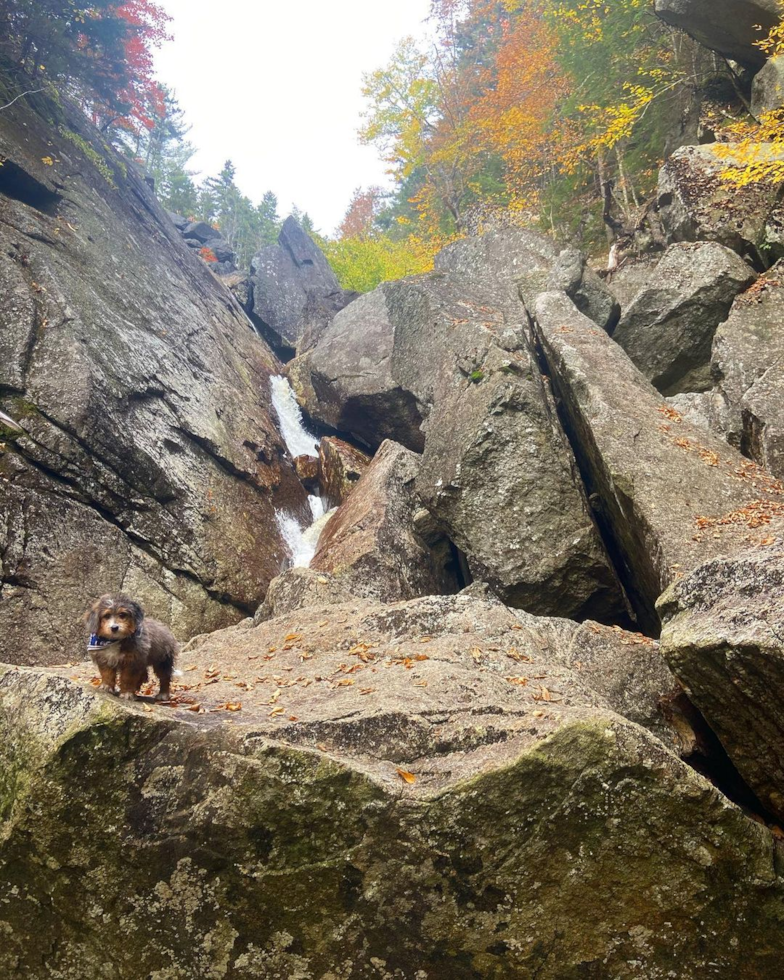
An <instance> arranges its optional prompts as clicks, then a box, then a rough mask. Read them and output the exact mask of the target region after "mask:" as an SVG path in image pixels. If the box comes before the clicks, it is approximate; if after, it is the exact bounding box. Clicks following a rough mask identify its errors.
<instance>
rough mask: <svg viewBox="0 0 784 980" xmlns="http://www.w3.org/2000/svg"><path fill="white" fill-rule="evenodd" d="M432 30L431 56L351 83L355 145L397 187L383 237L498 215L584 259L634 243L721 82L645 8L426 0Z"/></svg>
mask: <svg viewBox="0 0 784 980" xmlns="http://www.w3.org/2000/svg"><path fill="white" fill-rule="evenodd" d="M430 23H431V27H432V29H433V32H434V36H435V41H434V43H432V44H431V45H430V46H429V47H428V48H424V47H419V46H418V45H417V44H416V43H415V42H414V41H413V40H412V39H410V38H408V39H405V40H404V41H402V42H401V43H400V45H399V46H398V48H397V50H396V52H395V54H394V55H393V57H392V60H391V61H390V62H389V64H388V65H386V66H385V67H384V68H382V69H379V70H378V71H376V72H373V73H372V74H370V75H368V76H367V77H366V79H365V86H364V94H365V97H366V99H367V110H366V112H365V116H364V119H363V124H362V127H361V129H360V137H361V139H363V140H364V141H365V142H368V143H373V144H374V145H376V146H378V147H379V149H380V150H381V152H382V154H383V157H384V159H385V160H386V161H387V162H388V164H389V172H390V174H391V175H392V176H393V177H394V178H395V180H396V183H397V187H398V193H397V197H396V200H395V202H394V204H392V205H390V204H389V203H388V204H387V207H386V209H382V210H381V212H380V218H381V225H382V226H383V227H385V228H386V231H387V233H388V234H390V235H391V237H392V238H393V239H394V238H395V236H396V235H400V234H414V235H417V236H420V237H428V236H445V235H446V236H449V235H454V234H461V233H465V232H466V231H470V230H472V229H474V228H476V227H478V226H481V225H482V223H483V222H484V221H485V219H486V218H487V217H488V216H489V217H490V218H491V219H492V220H495V216H496V215H497V214H498V212H499V211H501V212H503V213H504V214H505V215H506V216H507V217H508V218H510V219H512V220H514V216H515V214H517V215H519V220H520V221H522V222H525V223H527V224H531V223H536V222H539V223H541V224H543V225H544V226H545V227H546V228H547V229H548V230H551V231H556V232H558V233H560V234H562V235H564V236H572V235H573V234H575V233H576V234H577V235H578V236H579V238H580V239H581V240H582V242H583V244H588V245H590V243H591V241H592V240H594V239H596V240H599V239H603V238H605V235H607V236H610V237H612V236H617V235H619V234H622V233H627V232H630V231H633V230H634V228H635V227H636V225H637V223H638V222H639V221H640V220H642V219H643V218H644V215H645V213H646V200H649V199H650V196H651V194H652V193H653V190H654V187H655V180H656V173H657V171H658V168H659V166H660V165H661V162H662V161H663V159H664V158H665V156H666V155H667V154H668V153H669V152H671V151H672V150H673V149H675V148H676V147H677V146H678V145H680V142H688V141H690V140H691V141H694V140H695V139H696V134H697V126H698V123H699V120H700V118H701V113H702V111H703V107H704V104H705V101H706V99H708V98H710V97H712V96H709V95H708V94H707V93H709V92H710V90H711V86H713V89H714V90H716V91H725V90H728V89H730V88H731V85H732V82H733V76H732V72H731V70H730V69H729V68H728V67H727V66H726V65H725V64H723V63H721V64H720V63H719V60H718V59H717V58H715V57H714V56H713V55H712V54H711V53H710V52H707V51H706V50H705V49H703V48H700V47H699V46H698V45H697V44H696V42H694V41H693V40H692V39H690V38H689V37H687V36H686V35H684V34H683V33H681V32H679V31H676V30H674V29H672V28H670V27H668V26H667V25H665V24H664V23H663V22H662V21H661V20H659V19H658V18H657V17H656V16H655V14H654V10H653V4H652V3H651V2H650V0H613V2H612V3H608V2H606V0H432V9H431V18H430ZM728 98H729V99H730V101H733V100H734V102H735V104H734V105H733V106H732V107H731V111H732V112H734V111H736V110H737V108H738V105H739V103H738V100H736V99H735V98H734V96H733V94H732V93H731V92H730V95H729V97H728ZM726 108H727V107H726V106H724V105H722V106H721V110H722V111H721V113H719V114H718V115H721V116H722V118H725V117H728V116H729V117H730V118H731V112H727V111H726ZM740 111H741V112H743V108H742V105H741V108H740ZM689 127H691V130H690V131H688V129H689ZM679 141H680V142H679ZM390 218H391V220H390ZM384 222H386V223H385V224H384ZM394 223H397V229H396V230H395V228H394V227H393V224H394ZM376 225H377V227H378V226H379V222H378V221H377V222H376Z"/></svg>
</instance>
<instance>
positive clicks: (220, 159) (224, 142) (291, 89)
mask: <svg viewBox="0 0 784 980" xmlns="http://www.w3.org/2000/svg"><path fill="white" fill-rule="evenodd" d="M161 2H162V4H163V6H164V7H165V9H166V10H167V11H168V12H169V14H171V16H172V17H173V18H174V19H173V21H172V23H171V25H170V27H171V33H172V34H173V35H174V41H173V42H172V43H170V44H167V45H166V46H165V47H164V48H163V49H162V50H161V51H160V52H159V53H158V57H157V65H158V77H159V78H160V80H161V81H162V82H164V83H165V84H167V85H169V86H170V87H172V88H174V89H175V90H176V93H177V97H178V99H179V101H180V105H181V106H182V108H183V109H184V110H185V112H186V114H187V118H188V121H189V122H190V123H191V125H192V129H191V132H190V135H189V137H188V138H189V139H190V141H191V142H192V143H193V144H194V145H195V146H196V147H197V148H198V154H197V155H196V156H195V157H194V159H193V163H192V166H193V169H195V170H199V171H201V176H202V177H203V176H207V175H210V174H213V173H217V172H218V171H219V170H220V168H221V167H222V166H223V163H224V161H225V160H227V159H231V160H232V161H233V162H234V164H235V166H236V167H237V183H238V184H239V186H240V188H241V189H242V191H243V192H244V193H245V194H247V195H248V196H249V197H250V198H252V199H253V201H254V202H257V201H258V200H260V199H261V196H262V195H263V193H264V192H265V191H267V190H272V191H274V192H275V193H276V194H277V195H278V199H279V201H280V212H281V215H282V216H283V215H285V214H287V213H288V210H289V208H290V207H291V205H292V204H296V205H297V206H298V207H300V208H301V209H302V210H303V211H307V212H308V213H309V214H310V215H311V217H312V218H313V220H314V222H315V224H316V227H317V228H318V229H320V230H321V231H324V232H331V231H332V230H333V229H334V228H335V227H336V226H337V224H338V223H339V222H340V220H341V218H342V217H343V214H344V212H345V209H346V206H347V204H348V201H349V199H350V197H351V193H352V191H353V190H354V188H355V187H357V186H359V185H362V186H369V185H371V184H374V183H385V182H387V178H385V176H384V169H385V167H384V164H383V163H381V162H380V161H379V159H378V155H377V152H376V150H375V148H374V147H363V146H360V145H359V144H358V141H357V136H356V131H357V127H358V125H359V121H360V112H361V110H362V106H363V99H362V96H361V94H360V89H361V86H362V74H363V72H368V71H373V70H375V69H376V68H380V67H382V66H383V65H384V64H386V62H387V61H388V60H389V58H390V56H391V54H392V52H393V51H394V48H395V45H396V44H397V42H398V41H399V40H400V38H402V37H404V36H406V35H408V34H413V35H415V36H418V35H422V34H424V31H425V28H424V24H423V22H424V20H425V18H426V17H427V13H428V10H429V6H430V4H429V0H393V2H391V3H387V2H384V3H380V2H379V0H332V2H330V3H327V2H325V0H209V2H207V0H161Z"/></svg>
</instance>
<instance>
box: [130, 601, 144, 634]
mask: <svg viewBox="0 0 784 980" xmlns="http://www.w3.org/2000/svg"><path fill="white" fill-rule="evenodd" d="M128 612H129V613H130V614H131V616H133V621H134V623H135V625H136V629H138V628H139V627H140V626H141V625H142V620H143V619H144V609H143V607H142V604H141V603H140V602H135V601H131V602H129V603H128Z"/></svg>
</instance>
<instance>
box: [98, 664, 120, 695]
mask: <svg viewBox="0 0 784 980" xmlns="http://www.w3.org/2000/svg"><path fill="white" fill-rule="evenodd" d="M98 670H99V671H100V673H101V686H100V687H99V688H98V690H99V691H107V692H108V693H109V694H114V687H115V684H116V683H117V671H116V670H115V669H114V668H113V667H99V668H98Z"/></svg>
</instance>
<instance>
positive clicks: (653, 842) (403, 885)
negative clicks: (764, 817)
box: [0, 573, 784, 980]
mask: <svg viewBox="0 0 784 980" xmlns="http://www.w3.org/2000/svg"><path fill="white" fill-rule="evenodd" d="M310 574H311V575H313V574H314V573H310ZM326 581H327V580H326V579H324V582H325V583H326ZM321 601H323V593H322V599H321ZM182 667H183V670H184V675H183V677H182V678H181V683H179V684H178V685H177V687H176V689H175V700H174V702H173V704H172V705H169V706H158V705H153V704H152V703H147V702H146V701H142V702H141V703H139V704H137V705H135V706H133V705H131V706H128V705H125V704H120V703H119V702H118V701H116V700H115V699H113V698H112V697H111V696H108V695H103V694H100V693H98V692H97V691H96V690H95V688H94V687H93V686H91V675H92V671H91V669H90V668H89V667H87V666H84V665H80V666H71V667H63V668H57V669H54V668H53V669H32V668H24V667H16V668H14V667H6V668H3V671H2V674H1V675H0V732H1V734H2V740H1V741H0V745H2V749H1V750H0V751H1V752H2V767H1V769H0V771H2V772H3V779H2V783H1V784H0V786H1V787H2V790H1V791H0V817H2V819H3V835H2V840H1V841H0V882H2V884H1V885H0V909H1V911H0V930H2V934H3V937H4V938H3V944H4V956H3V963H2V965H1V966H0V976H2V977H3V980H5V978H9V980H10V978H11V977H12V976H13V977H16V976H21V975H24V976H28V977H33V978H38V977H51V976H58V977H60V978H62V980H77V978H79V980H82V978H84V977H85V976H102V977H107V978H126V977H127V978H130V977H139V976H152V977H156V978H161V980H164V978H165V980H175V978H178V980H186V978H191V977H194V976H205V977H238V978H239V977H248V978H250V977H287V978H295V977H296V978H300V980H310V978H312V980H316V978H325V977H335V978H337V977H379V978H393V977H397V978H402V977H405V978H409V977H415V976H422V977H425V976H426V977H428V978H442V980H447V978H449V980H463V978H466V980H467V978H475V977H479V976H481V977H496V978H505V977H509V978H511V977H521V976H531V977H533V976H537V977H540V978H553V980H555V978H557V980H564V978H575V980H576V978H578V977H586V976H592V977H606V976H613V977H623V978H639V977H641V976H646V977H666V976H676V975H677V976H678V977H681V978H685V980H690V978H694V980H697V978H704V977H708V976H716V977H720V976H725V977H726V976H736V977H749V978H751V977H770V976H773V975H775V969H776V964H777V963H780V961H781V957H782V956H784V941H782V940H781V938H780V937H781V935H782V933H781V929H780V922H781V910H782V889H783V888H784V881H782V878H781V877H780V872H781V862H780V858H779V856H778V854H779V849H778V843H777V840H776V838H775V837H774V835H773V833H772V832H771V830H770V829H768V827H766V826H765V825H764V823H762V822H761V821H760V820H759V818H757V819H752V818H751V817H750V816H748V815H746V814H745V813H744V812H742V811H741V809H739V808H738V807H737V806H735V805H734V804H732V803H731V802H729V800H728V799H727V798H726V797H725V796H724V795H723V794H722V793H721V792H719V790H717V789H716V788H715V786H714V785H712V784H711V782H709V781H708V780H707V779H706V778H704V777H703V776H701V775H699V774H698V773H697V772H695V771H694V769H692V768H691V767H690V766H688V765H687V764H686V763H685V762H683V761H682V760H681V759H680V758H679V757H678V754H677V751H676V750H677V749H678V747H679V745H680V744H681V743H680V742H679V739H678V738H677V737H676V736H675V734H674V733H673V732H671V731H670V730H669V728H668V726H667V725H666V724H665V723H664V721H663V719H662V717H661V715H660V713H659V711H658V708H657V704H658V702H659V700H660V698H661V697H662V696H664V695H667V694H669V693H671V689H672V687H673V684H674V680H673V678H672V675H670V673H669V671H668V670H667V668H666V666H665V665H664V663H663V661H662V659H661V658H660V656H659V654H658V649H657V644H656V643H655V642H654V641H652V640H649V639H647V638H645V637H642V636H640V635H639V634H627V633H624V632H623V631H620V630H617V629H612V628H609V627H604V626H601V625H598V624H593V623H586V624H583V625H581V626H580V625H577V624H575V623H572V622H568V621H565V620H551V619H537V618H534V617H532V616H529V615H527V614H525V613H519V612H517V613H515V612H512V611H510V610H509V609H508V608H506V607H504V606H503V605H502V604H501V603H500V602H498V601H497V600H494V599H493V598H492V597H488V596H486V595H482V594H477V593H476V591H475V589H472V590H470V591H469V592H468V593H466V594H462V595H459V596H454V597H440V598H439V597H429V598H424V599H419V600H414V601H410V602H407V603H397V604H392V605H388V604H387V605H383V604H379V603H375V602H371V601H368V600H351V601H348V602H346V601H343V602H340V603H339V604H337V605H323V604H322V605H317V606H309V607H306V608H300V609H296V610H290V611H288V612H287V613H285V614H283V615H280V616H278V617H277V618H275V619H272V620H270V621H267V622H265V623H262V624H261V625H259V626H256V627H254V626H253V625H252V624H251V623H250V622H247V623H243V624H241V625H240V626H237V627H233V628H231V629H228V630H224V631H222V632H219V633H216V634H213V635H211V636H205V637H202V638H198V639H197V640H195V641H194V642H193V643H192V644H191V646H190V648H189V649H187V650H186V651H185V653H184V654H183V657H182ZM74 909H80V910H83V911H82V912H81V913H80V915H79V916H78V917H77V918H74V916H73V915H72V912H73V910H74ZM32 934H34V935H36V936H37V937H38V939H37V940H36V942H35V943H31V942H30V936H31V935H32ZM718 934H720V935H721V936H722V942H721V944H720V945H719V946H717V943H716V938H715V937H716V935H718ZM44 937H45V938H44Z"/></svg>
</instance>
